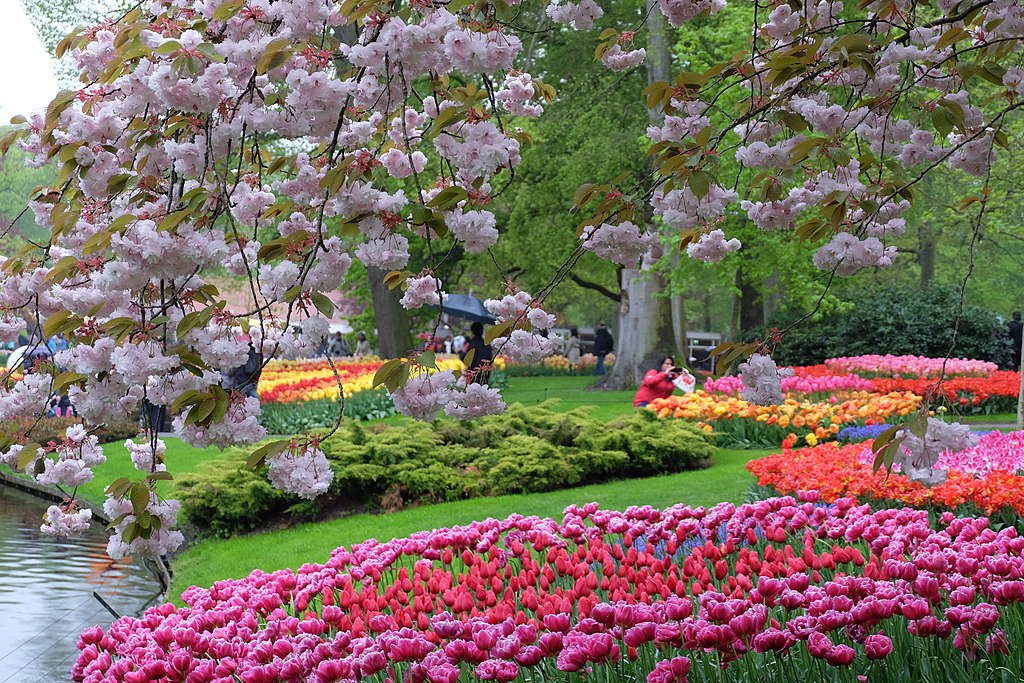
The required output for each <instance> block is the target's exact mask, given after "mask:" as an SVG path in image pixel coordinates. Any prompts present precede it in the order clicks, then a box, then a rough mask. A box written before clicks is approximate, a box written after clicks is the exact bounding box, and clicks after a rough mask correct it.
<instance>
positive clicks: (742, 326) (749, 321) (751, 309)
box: [736, 269, 764, 339]
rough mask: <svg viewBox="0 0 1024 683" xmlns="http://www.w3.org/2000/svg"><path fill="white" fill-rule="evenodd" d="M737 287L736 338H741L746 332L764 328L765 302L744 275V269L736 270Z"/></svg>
mask: <svg viewBox="0 0 1024 683" xmlns="http://www.w3.org/2000/svg"><path fill="white" fill-rule="evenodd" d="M736 289H738V290H739V301H738V304H739V306H738V308H739V320H738V330H737V336H736V338H737V339H739V338H740V337H742V336H743V335H744V333H745V332H750V331H751V330H758V331H760V330H761V329H763V328H764V304H763V303H762V302H761V294H760V293H759V292H758V290H757V287H755V286H754V285H753V284H752V283H751V282H750V281H749V280H747V278H745V277H744V276H743V270H742V269H737V271H736Z"/></svg>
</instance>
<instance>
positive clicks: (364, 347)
mask: <svg viewBox="0 0 1024 683" xmlns="http://www.w3.org/2000/svg"><path fill="white" fill-rule="evenodd" d="M352 355H353V356H354V357H356V358H362V357H364V356H369V355H370V342H368V341H367V340H366V333H365V332H360V333H359V336H358V338H357V339H356V351H355V353H353V354H352Z"/></svg>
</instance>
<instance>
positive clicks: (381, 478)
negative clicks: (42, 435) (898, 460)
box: [174, 402, 715, 536]
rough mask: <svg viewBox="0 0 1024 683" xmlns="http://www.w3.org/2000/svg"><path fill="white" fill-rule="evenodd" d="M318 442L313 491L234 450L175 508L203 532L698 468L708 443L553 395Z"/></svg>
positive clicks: (184, 489) (687, 429)
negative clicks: (606, 416) (317, 479)
mask: <svg viewBox="0 0 1024 683" xmlns="http://www.w3.org/2000/svg"><path fill="white" fill-rule="evenodd" d="M321 447H322V448H323V450H324V453H325V454H326V455H327V457H328V460H329V461H330V463H331V466H332V468H333V469H334V475H335V476H334V482H333V483H332V485H331V489H330V491H329V493H328V494H325V495H324V496H322V497H320V498H318V499H316V500H314V501H308V502H307V501H301V502H300V501H299V499H298V498H296V497H294V496H290V495H288V494H284V493H281V492H279V491H276V490H275V489H273V488H272V487H271V486H270V484H269V483H268V482H267V480H266V477H265V474H264V473H263V472H259V473H256V472H248V471H244V470H241V467H242V465H243V464H244V462H245V460H246V457H247V455H248V451H246V450H243V449H230V450H228V451H226V452H225V454H224V456H223V458H219V459H218V460H217V461H216V462H211V463H208V464H206V465H203V466H201V467H200V470H199V471H198V472H196V473H193V474H190V475H183V476H181V477H180V478H179V479H178V480H176V481H175V484H174V485H175V489H176V490H175V495H176V496H177V497H178V498H180V500H181V501H182V514H183V515H184V518H185V519H186V520H187V521H188V522H189V523H190V524H192V525H193V526H194V527H195V528H196V529H197V530H198V532H199V533H201V534H207V535H221V536H223V535H228V534H231V533H233V532H236V531H243V530H248V529H253V528H256V527H257V526H261V525H265V524H268V523H272V522H274V521H275V519H276V518H279V517H281V516H291V517H294V518H305V517H312V516H316V517H323V515H324V512H325V511H328V510H330V511H334V512H339V511H341V512H343V511H352V510H359V509H385V510H393V509H398V508H401V507H403V506H407V505H415V504H419V503H431V502H443V501H450V500H459V499H464V498H474V497H479V496H492V495H502V494H511V493H533V492H540V491H551V490H555V489H560V488H567V487H570V486H578V485H581V484H588V483H594V482H600V481H606V480H609V479H615V478H629V477H642V476H651V475H655V474H666V473H670V472H680V471H683V470H690V469H698V468H701V467H707V466H708V465H710V464H711V457H712V455H713V454H714V451H715V446H714V444H713V437H712V436H711V435H710V434H708V433H707V432H704V431H703V430H700V429H697V428H696V427H694V426H692V425H690V424H689V423H687V422H685V421H682V420H658V419H657V417H656V416H655V414H654V413H653V412H652V411H647V410H641V411H637V412H636V413H634V414H631V415H627V416H623V417H620V418H617V419H616V420H614V421H613V422H610V423H605V422H602V421H599V420H595V419H593V418H590V417H588V416H587V409H586V408H578V409H576V410H574V411H572V412H569V413H555V412H553V411H552V410H551V409H550V402H549V403H547V404H541V405H540V406H536V407H532V408H524V407H523V406H521V405H518V404H517V405H514V406H512V407H511V408H509V410H508V411H507V412H506V413H504V414H502V415H497V416H492V417H487V418H481V419H478V420H472V421H467V422H457V421H453V420H441V421H438V422H435V423H422V422H405V423H401V424H394V425H387V424H373V425H363V424H361V423H358V422H350V423H348V424H346V425H345V426H344V427H343V428H342V429H341V430H339V431H338V433H336V434H334V435H333V436H331V437H330V438H328V439H326V440H325V441H324V442H323V444H322V446H321Z"/></svg>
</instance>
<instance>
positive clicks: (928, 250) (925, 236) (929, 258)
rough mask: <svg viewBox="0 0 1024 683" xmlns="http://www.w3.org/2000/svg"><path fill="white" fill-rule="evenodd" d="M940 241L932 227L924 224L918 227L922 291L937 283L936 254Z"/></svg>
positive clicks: (918, 258)
mask: <svg viewBox="0 0 1024 683" xmlns="http://www.w3.org/2000/svg"><path fill="white" fill-rule="evenodd" d="M937 247H938V239H937V235H936V234H935V232H934V230H933V229H932V226H931V225H930V224H928V223H926V222H922V223H921V224H920V225H918V226H917V264H918V265H919V266H920V268H921V285H920V287H921V289H922V290H925V289H928V288H929V287H931V286H932V283H933V282H934V281H935V254H936V250H937Z"/></svg>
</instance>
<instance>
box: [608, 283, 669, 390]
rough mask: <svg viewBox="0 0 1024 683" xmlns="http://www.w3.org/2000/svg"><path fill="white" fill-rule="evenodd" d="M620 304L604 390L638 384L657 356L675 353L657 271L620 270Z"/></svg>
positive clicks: (665, 302)
mask: <svg viewBox="0 0 1024 683" xmlns="http://www.w3.org/2000/svg"><path fill="white" fill-rule="evenodd" d="M620 277H621V278H622V305H621V306H620V308H619V326H618V329H616V330H613V332H614V334H615V365H613V366H612V369H611V372H610V373H609V374H608V379H607V380H605V382H604V388H606V389H627V388H630V387H635V386H637V385H638V384H640V380H642V379H643V376H644V373H645V372H647V370H649V369H650V368H652V367H654V362H655V361H656V360H657V357H658V356H673V357H675V356H674V354H675V348H674V347H675V333H674V332H673V329H672V317H671V299H669V298H668V297H665V296H661V293H662V291H663V290H664V287H665V284H664V280H663V279H662V277H661V276H660V275H659V274H656V273H651V272H650V271H644V270H639V269H635V268H627V269H623V270H622V272H621V275H620Z"/></svg>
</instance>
